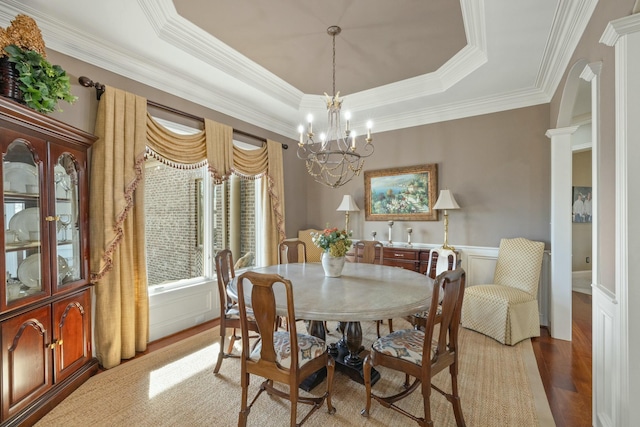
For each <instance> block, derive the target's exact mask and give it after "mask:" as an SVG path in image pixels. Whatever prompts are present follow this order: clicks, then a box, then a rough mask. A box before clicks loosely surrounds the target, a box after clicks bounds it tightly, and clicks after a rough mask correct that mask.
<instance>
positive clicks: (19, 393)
mask: <svg viewBox="0 0 640 427" xmlns="http://www.w3.org/2000/svg"><path fill="white" fill-rule="evenodd" d="M95 139H96V138H95V137H94V136H93V135H91V134H88V133H86V132H84V131H81V130H79V129H76V128H74V127H71V126H69V125H66V124H64V123H62V122H60V121H58V120H55V119H53V118H50V117H48V116H45V115H43V114H40V113H37V112H35V111H33V110H31V109H29V108H26V107H24V106H22V105H20V104H18V103H15V102H13V101H11V100H7V99H5V98H2V97H0V148H1V151H2V166H1V167H2V178H3V180H2V181H3V200H4V218H3V227H2V230H3V231H2V234H3V236H4V256H1V257H0V266H1V267H2V270H1V271H3V272H4V274H3V275H4V280H2V286H0V340H1V343H2V351H1V352H0V358H1V361H2V372H1V374H0V377H1V381H0V383H1V389H2V393H1V395H0V397H1V399H2V401H1V403H2V404H1V411H0V425H1V426H9V425H25V424H26V425H30V424H33V423H35V421H37V420H38V419H39V418H41V417H42V416H43V415H44V414H45V413H46V412H48V411H49V410H51V408H53V407H54V406H55V405H56V404H57V403H58V402H60V401H61V400H62V399H64V398H65V397H66V396H68V395H69V394H70V393H71V392H72V391H73V390H75V389H76V388H77V387H79V386H80V384H82V383H83V382H84V381H85V380H86V379H88V378H89V377H90V376H91V375H93V374H94V373H95V372H97V369H98V364H97V360H96V359H95V358H93V357H92V342H91V283H90V280H89V235H88V230H89V217H88V176H87V161H88V160H87V154H88V153H87V152H88V149H89V147H90V146H91V144H93V142H94V141H95Z"/></svg>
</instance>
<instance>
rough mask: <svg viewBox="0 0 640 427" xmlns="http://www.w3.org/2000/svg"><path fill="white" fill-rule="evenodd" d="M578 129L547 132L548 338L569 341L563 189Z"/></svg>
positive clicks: (566, 206) (568, 273)
mask: <svg viewBox="0 0 640 427" xmlns="http://www.w3.org/2000/svg"><path fill="white" fill-rule="evenodd" d="M577 129H578V127H577V126H571V127H566V128H560V129H549V130H548V131H547V133H546V135H547V137H548V138H551V286H550V298H549V299H550V301H549V302H550V305H551V310H550V312H549V323H550V324H551V336H552V337H553V338H557V339H563V340H569V341H570V340H571V268H566V266H571V252H572V243H571V237H572V236H571V227H567V226H566V224H567V219H568V218H571V203H569V202H568V201H567V194H570V193H567V192H565V191H564V190H565V189H569V190H570V189H571V181H572V179H571V165H572V161H573V158H572V157H573V153H572V152H571V135H572V134H573V133H574V132H575V131H576V130H577Z"/></svg>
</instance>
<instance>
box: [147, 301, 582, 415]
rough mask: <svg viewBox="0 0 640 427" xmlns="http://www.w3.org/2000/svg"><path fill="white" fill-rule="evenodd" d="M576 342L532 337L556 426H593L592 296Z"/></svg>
mask: <svg viewBox="0 0 640 427" xmlns="http://www.w3.org/2000/svg"><path fill="white" fill-rule="evenodd" d="M572 303H573V327H572V331H573V336H572V338H573V340H572V341H563V340H556V339H553V338H551V337H550V335H549V331H548V330H547V329H546V328H541V336H540V337H539V338H533V339H532V340H531V341H532V344H533V351H534V353H535V356H536V360H537V362H538V369H539V370H540V377H541V378H542V382H543V384H544V389H545V392H546V393H547V399H548V400H549V406H550V407H551V412H552V414H553V418H554V420H555V422H556V425H557V427H590V426H591V425H592V424H591V360H592V358H591V351H592V349H591V295H586V294H582V293H578V292H573V301H572ZM217 325H218V321H217V320H214V321H211V322H207V323H204V324H201V325H198V326H196V327H193V328H191V329H188V330H185V331H182V332H179V333H177V334H174V335H171V336H169V337H166V338H163V339H161V340H158V341H154V342H152V343H149V346H148V348H147V351H145V352H143V353H139V354H138V355H136V357H140V356H143V355H144V354H147V353H150V352H152V351H155V350H158V349H160V348H163V347H166V346H167V345H170V344H173V343H175V342H178V341H180V340H182V339H184V338H187V337H189V336H192V335H195V334H197V333H199V332H202V331H204V330H207V329H210V328H213V327H215V326H217Z"/></svg>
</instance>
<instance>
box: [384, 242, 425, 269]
mask: <svg viewBox="0 0 640 427" xmlns="http://www.w3.org/2000/svg"><path fill="white" fill-rule="evenodd" d="M383 263H384V265H390V266H392V267H401V268H405V269H407V270H413V271H418V267H419V266H420V252H419V251H417V250H415V249H400V248H389V247H385V248H384V261H383Z"/></svg>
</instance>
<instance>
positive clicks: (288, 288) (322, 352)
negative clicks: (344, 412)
mask: <svg viewBox="0 0 640 427" xmlns="http://www.w3.org/2000/svg"><path fill="white" fill-rule="evenodd" d="M237 285H238V301H239V308H240V318H241V329H242V337H243V340H242V359H241V360H242V364H241V371H242V373H241V386H242V398H241V404H240V414H239V419H238V426H246V424H247V417H248V415H249V412H250V410H251V407H252V406H253V404H254V403H255V401H256V400H257V399H258V397H259V396H260V394H262V392H263V391H265V390H266V391H267V394H270V395H276V396H280V397H283V398H285V399H288V400H289V401H290V402H291V426H292V427H293V426H299V425H302V423H304V422H305V421H306V420H307V418H309V416H311V414H312V413H313V412H315V411H316V409H318V408H319V407H320V406H321V405H322V404H323V402H324V401H325V400H326V401H327V408H328V411H329V413H330V414H333V413H335V408H334V407H333V405H332V404H331V391H332V387H333V374H334V369H335V362H334V360H333V358H332V357H331V356H330V355H329V352H328V351H327V345H326V343H325V341H324V340H322V339H320V338H318V337H314V336H313V335H305V334H298V333H297V330H296V322H290V326H289V330H288V331H282V330H278V329H276V328H274V325H275V324H276V320H277V314H276V297H275V293H274V287H284V291H285V295H286V310H287V318H288V319H295V310H294V302H293V289H292V285H291V281H290V280H288V279H285V278H283V277H282V276H280V275H277V274H262V273H257V272H252V271H248V272H246V273H243V274H242V275H240V276H239V277H238V282H237ZM247 296H250V300H251V307H252V308H253V312H254V313H255V319H256V321H257V323H258V329H259V331H260V341H259V343H258V345H257V346H256V348H254V349H252V350H250V349H249V343H248V340H246V339H244V338H245V337H247V336H248V335H249V333H250V332H251V329H250V325H249V321H248V320H247V317H246V315H247V306H246V298H247ZM324 367H326V368H327V388H326V391H325V393H324V394H323V395H322V396H320V397H306V396H299V389H298V387H299V386H300V384H301V383H302V381H303V380H304V379H305V378H307V377H308V376H309V375H311V374H312V373H314V372H316V371H318V370H319V369H322V368H324ZM251 374H253V375H257V376H260V377H262V378H265V380H264V381H263V382H262V384H260V388H259V390H258V392H257V393H256V395H255V397H254V398H253V400H252V401H251V403H250V404H247V398H248V396H247V395H248V388H249V380H250V375H251ZM274 382H278V383H282V384H285V385H288V387H289V391H288V393H287V392H285V391H282V390H281V389H279V388H276V387H274V385H273V383H274ZM298 402H300V403H305V404H309V405H312V408H311V409H310V410H309V412H308V413H307V414H306V415H305V416H304V418H303V419H302V420H301V421H300V423H299V424H298V423H297V422H296V420H297V405H298Z"/></svg>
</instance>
